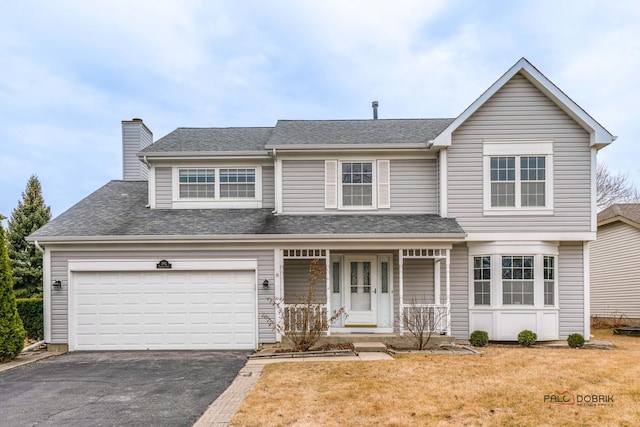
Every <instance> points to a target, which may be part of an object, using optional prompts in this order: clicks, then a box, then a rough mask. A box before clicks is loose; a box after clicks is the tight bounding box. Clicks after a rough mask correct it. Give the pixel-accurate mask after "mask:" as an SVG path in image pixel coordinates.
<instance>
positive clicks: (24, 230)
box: [7, 175, 51, 298]
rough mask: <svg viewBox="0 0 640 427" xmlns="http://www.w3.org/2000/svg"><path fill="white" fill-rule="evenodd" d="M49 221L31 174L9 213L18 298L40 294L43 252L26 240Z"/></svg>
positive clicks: (8, 234) (40, 189) (34, 179)
mask: <svg viewBox="0 0 640 427" xmlns="http://www.w3.org/2000/svg"><path fill="white" fill-rule="evenodd" d="M50 219H51V208H50V207H49V206H46V205H45V204H44V198H43V197H42V187H41V186H40V181H39V180H38V178H37V177H36V176H35V175H32V176H31V178H29V181H28V182H27V188H26V190H25V191H24V193H22V200H21V201H20V202H19V203H18V207H17V208H15V209H14V210H13V212H12V213H11V218H10V219H9V228H8V230H7V248H8V251H9V260H10V263H11V268H12V270H13V284H14V291H15V295H16V296H17V297H18V298H29V297H34V296H41V295H42V253H41V252H40V251H38V250H37V249H36V247H35V246H34V245H33V244H31V243H28V242H27V241H26V240H25V238H26V237H27V236H28V235H29V234H31V233H33V232H34V231H36V230H37V229H38V228H40V227H42V226H43V225H45V224H46V223H47V222H49V220H50Z"/></svg>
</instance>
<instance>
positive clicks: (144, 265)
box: [68, 258, 258, 273]
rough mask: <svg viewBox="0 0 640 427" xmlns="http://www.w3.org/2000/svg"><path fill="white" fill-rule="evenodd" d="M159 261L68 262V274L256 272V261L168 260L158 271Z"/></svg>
mask: <svg viewBox="0 0 640 427" xmlns="http://www.w3.org/2000/svg"><path fill="white" fill-rule="evenodd" d="M159 261H160V259H159V258H158V259H153V260H143V259H137V260H136V259H134V260H132V259H120V260H109V261H104V260H89V259H87V260H69V262H68V265H69V272H70V273H71V272H78V271H155V270H158V271H169V270H171V271H194V270H199V271H216V270H257V269H258V260H257V259H218V260H210V259H202V260H197V259H195V260H171V259H170V260H169V263H170V264H171V269H158V268H157V266H156V264H158V262H159Z"/></svg>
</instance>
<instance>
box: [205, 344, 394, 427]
mask: <svg viewBox="0 0 640 427" xmlns="http://www.w3.org/2000/svg"><path fill="white" fill-rule="evenodd" d="M374 360H393V357H391V356H389V355H388V354H387V353H379V352H375V353H374V352H371V353H369V352H365V353H359V354H357V355H352V356H334V357H322V356H320V357H318V356H314V357H298V358H274V359H267V358H265V359H250V360H249V361H247V364H246V365H245V366H244V368H242V369H241V370H240V372H239V373H238V376H237V377H236V379H235V380H233V382H232V383H231V385H230V386H229V388H227V390H225V392H224V393H222V394H221V395H220V396H219V397H218V398H217V399H216V400H215V402H213V403H212V404H211V405H210V406H209V407H208V408H207V410H206V411H205V413H204V414H203V415H202V416H201V417H200V419H199V420H198V421H197V422H196V423H195V424H194V425H193V426H194V427H209V426H215V427H226V426H228V425H229V421H231V418H233V416H234V415H235V413H236V411H237V410H238V408H239V407H240V405H241V404H242V401H243V400H244V398H245V397H246V396H247V394H249V392H250V391H251V390H252V389H253V386H254V385H255V384H256V382H257V381H258V378H260V374H261V373H262V369H263V368H264V366H265V365H268V364H270V363H282V362H288V363H291V362H296V363H303V362H347V361H374Z"/></svg>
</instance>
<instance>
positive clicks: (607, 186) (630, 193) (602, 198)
mask: <svg viewBox="0 0 640 427" xmlns="http://www.w3.org/2000/svg"><path fill="white" fill-rule="evenodd" d="M596 193H597V202H596V203H597V207H598V211H601V210H603V209H605V208H608V207H609V206H611V205H613V204H614V203H640V192H639V191H638V189H637V188H636V187H635V186H634V185H633V183H632V182H630V181H629V176H628V174H626V173H619V174H618V175H612V174H611V172H609V169H607V166H606V165H605V164H604V163H599V164H598V169H597V171H596Z"/></svg>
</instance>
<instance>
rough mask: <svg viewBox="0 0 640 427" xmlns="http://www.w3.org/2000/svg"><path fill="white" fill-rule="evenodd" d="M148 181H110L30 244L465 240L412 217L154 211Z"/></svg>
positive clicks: (448, 222)
mask: <svg viewBox="0 0 640 427" xmlns="http://www.w3.org/2000/svg"><path fill="white" fill-rule="evenodd" d="M147 191H148V185H147V182H146V181H111V182H109V183H108V184H106V185H105V186H103V187H102V188H100V189H98V190H97V191H95V192H94V193H92V194H91V195H89V196H88V197H86V198H85V199H83V200H82V201H81V202H79V203H77V204H76V205H74V206H73V207H71V208H70V209H69V210H67V211H65V212H64V213H62V214H61V215H59V216H58V217H56V218H54V219H53V220H52V221H50V222H48V223H47V224H45V225H44V226H43V227H42V228H40V229H38V230H37V231H36V232H34V233H33V234H31V235H30V236H29V240H30V241H35V240H37V241H39V242H42V243H45V242H81V241H93V242H95V241H102V240H104V241H123V240H126V241H139V240H161V239H165V238H166V239H171V240H172V241H179V240H207V239H209V240H211V239H230V238H233V239H243V238H245V239H248V238H254V239H260V240H269V239H277V238H280V239H289V238H295V236H302V237H304V238H305V240H306V239H313V238H316V239H332V240H336V239H339V238H341V237H342V238H345V239H346V238H348V236H357V237H356V238H357V240H362V239H363V238H372V239H374V238H375V239H378V240H379V239H381V238H385V237H388V238H389V239H392V238H394V237H395V238H397V235H398V234H400V235H402V236H403V239H404V237H405V236H406V237H411V236H418V237H419V238H420V240H421V241H424V240H428V239H429V238H434V239H442V238H447V239H449V240H451V239H453V240H464V237H465V233H464V230H463V229H462V228H461V227H460V225H459V224H458V223H457V222H456V220H455V219H452V218H441V217H440V216H438V215H433V214H410V215H375V214H365V215H361V214H354V215H349V214H346V215H305V216H293V215H274V214H273V213H272V209H149V208H146V207H145V206H146V205H147Z"/></svg>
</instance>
